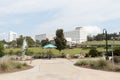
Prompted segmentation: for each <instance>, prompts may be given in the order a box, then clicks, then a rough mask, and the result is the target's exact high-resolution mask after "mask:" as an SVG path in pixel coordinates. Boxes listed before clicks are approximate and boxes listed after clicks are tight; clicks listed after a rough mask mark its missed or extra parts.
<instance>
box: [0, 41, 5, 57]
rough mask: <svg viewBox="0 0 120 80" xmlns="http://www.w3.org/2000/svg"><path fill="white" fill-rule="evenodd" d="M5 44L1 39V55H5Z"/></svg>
mask: <svg viewBox="0 0 120 80" xmlns="http://www.w3.org/2000/svg"><path fill="white" fill-rule="evenodd" d="M4 55H5V53H4V44H3V43H2V42H1V41H0V57H2V56H4Z"/></svg>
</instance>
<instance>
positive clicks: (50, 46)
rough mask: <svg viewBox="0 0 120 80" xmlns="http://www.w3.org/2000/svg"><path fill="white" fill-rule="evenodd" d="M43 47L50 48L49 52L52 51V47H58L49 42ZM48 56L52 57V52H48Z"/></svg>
mask: <svg viewBox="0 0 120 80" xmlns="http://www.w3.org/2000/svg"><path fill="white" fill-rule="evenodd" d="M43 48H46V49H49V52H50V49H51V48H57V47H56V46H55V45H53V44H47V45H45V46H44V47H43ZM48 58H49V59H51V54H50V53H48Z"/></svg>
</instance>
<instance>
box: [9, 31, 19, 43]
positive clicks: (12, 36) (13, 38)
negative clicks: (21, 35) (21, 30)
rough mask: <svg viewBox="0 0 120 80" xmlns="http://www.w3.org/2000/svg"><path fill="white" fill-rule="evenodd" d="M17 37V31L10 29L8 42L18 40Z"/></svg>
mask: <svg viewBox="0 0 120 80" xmlns="http://www.w3.org/2000/svg"><path fill="white" fill-rule="evenodd" d="M16 38H17V33H15V32H12V31H10V32H9V34H8V42H10V41H13V40H16Z"/></svg>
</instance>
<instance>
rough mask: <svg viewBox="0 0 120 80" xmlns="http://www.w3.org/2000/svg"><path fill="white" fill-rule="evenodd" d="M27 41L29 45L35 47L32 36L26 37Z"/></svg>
mask: <svg viewBox="0 0 120 80" xmlns="http://www.w3.org/2000/svg"><path fill="white" fill-rule="evenodd" d="M26 41H27V45H28V47H34V46H35V41H34V40H33V39H32V38H31V37H30V36H27V37H26Z"/></svg>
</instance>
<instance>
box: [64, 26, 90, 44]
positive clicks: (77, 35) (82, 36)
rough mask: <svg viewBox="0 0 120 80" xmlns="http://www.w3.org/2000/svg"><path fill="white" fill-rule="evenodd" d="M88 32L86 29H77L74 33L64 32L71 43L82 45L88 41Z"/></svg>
mask: <svg viewBox="0 0 120 80" xmlns="http://www.w3.org/2000/svg"><path fill="white" fill-rule="evenodd" d="M87 35H88V33H87V31H86V30H85V28H84V27H76V29H75V30H73V31H68V32H64V36H65V38H66V39H68V38H69V39H71V42H74V43H77V44H80V43H81V42H85V41H87ZM69 42H70V41H69Z"/></svg>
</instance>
